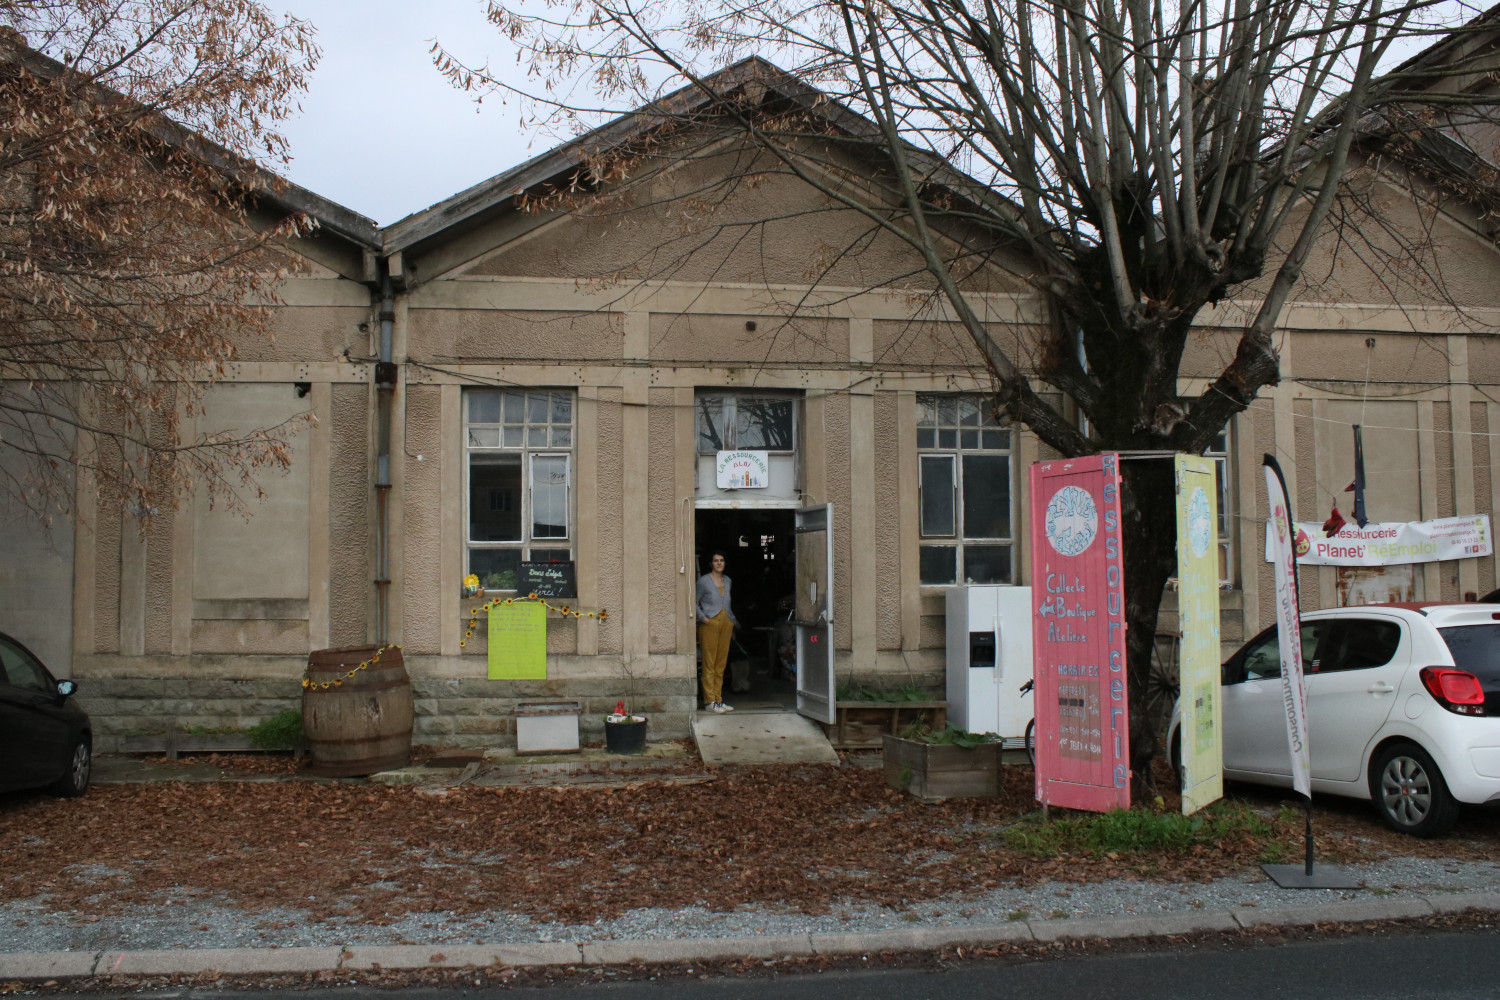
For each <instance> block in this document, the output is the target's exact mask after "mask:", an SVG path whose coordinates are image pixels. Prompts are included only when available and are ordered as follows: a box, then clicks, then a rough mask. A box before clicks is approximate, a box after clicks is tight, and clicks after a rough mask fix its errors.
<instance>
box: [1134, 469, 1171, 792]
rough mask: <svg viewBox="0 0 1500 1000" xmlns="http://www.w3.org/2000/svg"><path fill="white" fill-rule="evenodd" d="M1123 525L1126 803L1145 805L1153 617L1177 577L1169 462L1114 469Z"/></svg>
mask: <svg viewBox="0 0 1500 1000" xmlns="http://www.w3.org/2000/svg"><path fill="white" fill-rule="evenodd" d="M1120 474H1121V478H1122V480H1123V483H1124V489H1123V490H1122V494H1121V502H1122V511H1121V513H1122V515H1123V517H1124V520H1125V531H1124V532H1123V534H1124V539H1125V622H1126V632H1125V669H1126V673H1127V675H1128V678H1129V689H1128V690H1129V691H1130V771H1131V788H1130V798H1131V801H1133V802H1148V801H1150V800H1151V799H1152V798H1155V796H1156V794H1157V792H1156V787H1155V785H1154V783H1153V782H1152V781H1151V761H1152V760H1153V759H1154V758H1155V757H1156V737H1157V734H1156V733H1155V732H1153V731H1152V728H1151V723H1150V721H1149V718H1148V715H1147V712H1146V692H1147V690H1149V686H1148V685H1149V678H1150V673H1151V650H1152V645H1153V640H1154V638H1155V636H1156V616H1157V613H1158V612H1159V611H1160V609H1161V598H1162V591H1163V589H1164V588H1165V587H1166V585H1167V578H1168V577H1170V576H1172V575H1173V574H1175V573H1176V571H1177V519H1176V516H1175V515H1176V481H1175V478H1174V476H1173V473H1172V462H1171V460H1170V459H1167V458H1150V459H1141V460H1137V461H1125V462H1121V463H1120Z"/></svg>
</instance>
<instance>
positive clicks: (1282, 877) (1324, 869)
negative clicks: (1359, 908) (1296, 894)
mask: <svg viewBox="0 0 1500 1000" xmlns="http://www.w3.org/2000/svg"><path fill="white" fill-rule="evenodd" d="M1260 870H1261V871H1263V872H1265V873H1266V875H1268V876H1269V877H1270V879H1271V881H1272V882H1275V883H1276V884H1277V885H1279V886H1281V887H1282V888H1283V889H1363V888H1364V886H1363V885H1362V884H1361V883H1360V881H1359V879H1357V878H1355V877H1354V876H1353V875H1350V874H1348V873H1347V872H1345V871H1344V870H1343V869H1342V868H1340V867H1338V866H1337V865H1317V866H1315V867H1314V868H1313V870H1312V874H1311V875H1309V874H1308V873H1307V866H1306V865H1261V866H1260Z"/></svg>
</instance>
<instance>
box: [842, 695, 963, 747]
mask: <svg viewBox="0 0 1500 1000" xmlns="http://www.w3.org/2000/svg"><path fill="white" fill-rule="evenodd" d="M834 711H835V713H836V714H835V715H834V722H833V724H832V725H829V724H827V723H824V725H823V730H824V732H826V733H827V734H828V739H829V740H830V741H832V743H833V745H834V746H836V747H838V748H839V749H841V750H874V749H878V748H879V747H880V745H881V742H880V741H881V737H884V736H895V735H896V734H897V733H899V732H901V730H903V729H905V728H906V727H907V726H909V725H911V724H912V723H913V722H916V721H918V720H919V719H921V720H925V721H926V723H927V725H928V727H929V728H931V729H936V730H941V729H943V727H945V726H946V725H948V703H947V702H946V701H841V702H839V703H838V704H837V706H836V707H835V709H834Z"/></svg>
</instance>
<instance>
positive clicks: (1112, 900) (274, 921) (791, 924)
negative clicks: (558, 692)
mask: <svg viewBox="0 0 1500 1000" xmlns="http://www.w3.org/2000/svg"><path fill="white" fill-rule="evenodd" d="M1347 871H1349V872H1350V873H1352V874H1354V875H1355V876H1356V877H1358V878H1360V879H1363V880H1364V882H1365V884H1366V889H1364V890H1329V889H1313V890H1309V889H1282V888H1280V887H1278V886H1277V885H1275V884H1274V883H1272V882H1270V881H1268V880H1267V879H1266V878H1265V877H1264V876H1263V875H1262V874H1261V873H1260V871H1259V870H1258V869H1257V870H1251V871H1249V872H1246V873H1244V874H1243V875H1241V876H1239V877H1233V878H1220V879H1215V880H1213V881H1212V882H1207V883H1193V884H1189V885H1181V884H1162V883H1153V882H1142V881H1134V880H1115V881H1109V882H1097V883H1081V884H1079V883H1061V882H1047V883H1043V884H1041V885H1038V886H1033V887H1030V888H1027V889H1015V888H1010V889H998V890H995V891H992V892H988V893H985V894H982V895H978V896H970V897H965V898H962V899H939V900H928V901H925V902H923V903H921V904H919V905H917V906H915V907H914V908H912V909H909V910H905V911H901V912H895V911H892V910H890V909H887V908H882V907H874V906H843V907H835V908H834V909H833V910H832V911H831V912H830V913H827V914H822V915H816V916H814V915H808V914H804V913H795V912H786V911H779V912H778V911H777V910H773V909H771V908H767V907H764V906H745V907H741V908H739V909H737V910H735V911H733V912H729V913H716V912H712V911H709V910H706V909H703V908H700V907H688V908H685V909H680V910H666V909H659V908H645V909H638V910H629V911H627V912H626V913H625V914H624V915H622V916H620V917H617V918H614V919H601V920H597V921H594V922H592V923H587V924H563V923H556V922H540V921H533V920H531V919H528V918H526V917H524V916H520V915H516V914H511V913H502V912H495V911H485V912H480V913H476V914H464V915H455V914H453V913H450V912H437V913H426V914H413V915H408V916H406V917H404V918H402V919H401V920H399V921H397V922H395V923H393V924H389V925H385V926H379V925H371V924H363V923H352V922H341V921H337V920H335V921H325V922H321V923H313V922H308V921H307V920H306V919H305V916H304V914H303V913H302V912H301V911H299V910H296V909H291V908H286V907H273V908H268V909H256V910H254V911H246V910H245V909H243V908H242V907H238V906H233V905H228V904H214V903H205V902H203V901H201V900H190V899H186V898H180V897H169V898H167V899H166V900H164V901H163V903H162V905H158V906H151V907H132V908H130V909H128V910H126V911H125V912H122V913H119V914H117V915H113V916H108V917H95V916H92V915H89V914H71V913H56V912H53V911H51V910H50V909H49V908H48V907H46V906H45V904H43V903H41V902H39V901H36V900H29V901H15V902H9V903H3V904H0V928H3V929H4V932H3V934H0V938H3V941H0V951H7V952H20V951H103V950H109V949H121V950H143V949H158V948H195V949H196V948H234V947H261V948H266V947H282V948H288V947H298V946H317V945H324V946H327V945H337V944H365V945H384V944H434V945H437V944H467V943H482V944H513V943H529V942H536V941H587V940H602V939H641V938H644V939H673V938H694V937H738V936H745V935H754V934H809V933H820V932H823V933H857V932H861V931H876V930H888V929H893V928H911V927H914V926H963V925H965V924H995V923H1004V922H1006V921H1010V920H1037V919H1056V920H1063V919H1070V918H1108V917H1132V916H1156V915H1162V914H1174V913H1177V914H1180V913H1192V912H1222V911H1225V910H1232V909H1235V908H1238V907H1245V906H1258V907H1263V908H1264V907H1297V906H1313V905H1320V904H1328V903H1334V902H1338V901H1340V900H1345V899H1358V898H1369V897H1370V896H1371V895H1372V894H1373V895H1378V896H1380V897H1402V896H1406V897H1415V896H1422V895H1432V894H1443V895H1446V896H1449V897H1450V898H1452V897H1458V896H1462V895H1463V894H1465V893H1480V892H1500V863H1496V862H1488V861H1485V862H1478V861H1459V860H1449V859H1427V858H1398V859H1390V860H1387V861H1382V862H1377V863H1371V864H1358V865H1349V866H1347Z"/></svg>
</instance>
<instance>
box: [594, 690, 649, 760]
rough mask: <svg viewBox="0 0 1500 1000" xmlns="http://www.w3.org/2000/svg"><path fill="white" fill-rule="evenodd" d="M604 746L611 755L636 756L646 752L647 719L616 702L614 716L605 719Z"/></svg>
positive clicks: (622, 703)
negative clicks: (629, 711)
mask: <svg viewBox="0 0 1500 1000" xmlns="http://www.w3.org/2000/svg"><path fill="white" fill-rule="evenodd" d="M604 746H605V749H607V750H608V751H609V752H610V753H622V754H636V753H644V752H645V750H646V717H645V716H644V715H631V714H630V713H628V712H626V711H625V703H624V702H623V701H617V702H615V710H614V712H613V714H610V715H606V716H605V717H604Z"/></svg>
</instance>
